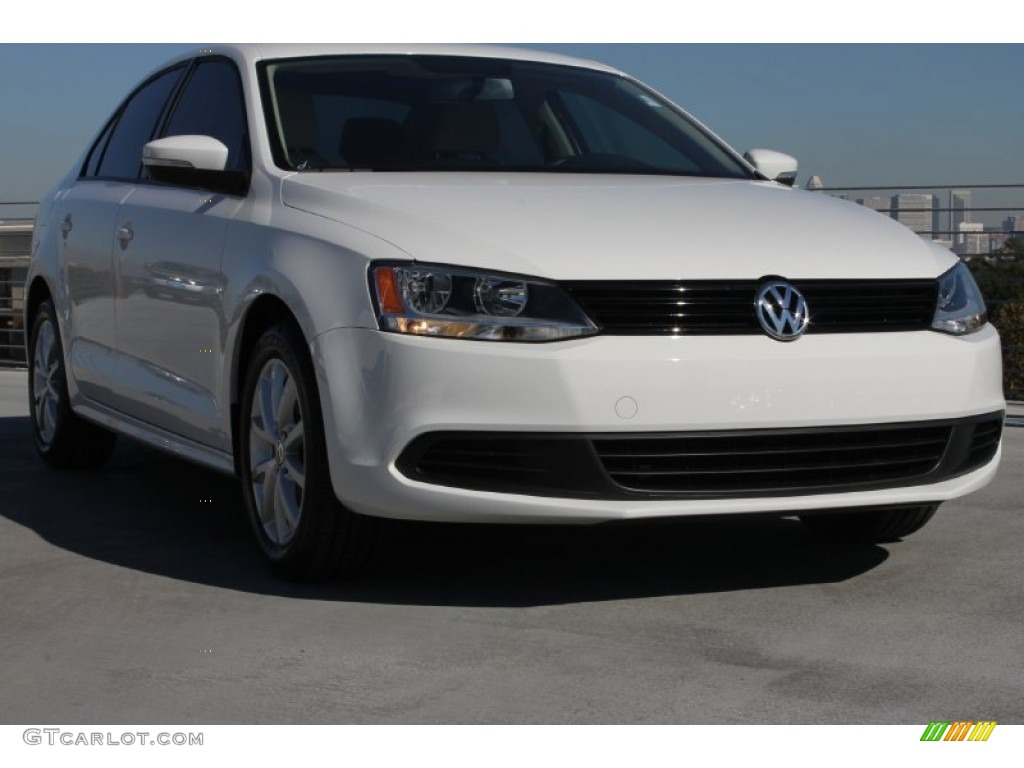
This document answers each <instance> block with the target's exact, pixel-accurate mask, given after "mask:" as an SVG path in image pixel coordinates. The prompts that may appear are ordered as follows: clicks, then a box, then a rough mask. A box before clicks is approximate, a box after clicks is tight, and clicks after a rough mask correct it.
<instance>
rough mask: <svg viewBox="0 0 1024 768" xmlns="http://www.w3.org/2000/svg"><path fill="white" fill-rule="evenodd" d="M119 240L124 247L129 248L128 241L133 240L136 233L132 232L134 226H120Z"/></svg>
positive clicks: (118, 231)
mask: <svg viewBox="0 0 1024 768" xmlns="http://www.w3.org/2000/svg"><path fill="white" fill-rule="evenodd" d="M115 237H117V241H118V242H119V243H121V247H122V248H127V247H128V243H130V242H131V240H132V238H133V237H135V233H134V232H132V228H131V227H129V226H124V227H119V228H118V230H117V235H115Z"/></svg>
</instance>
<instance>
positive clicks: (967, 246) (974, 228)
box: [953, 221, 991, 256]
mask: <svg viewBox="0 0 1024 768" xmlns="http://www.w3.org/2000/svg"><path fill="white" fill-rule="evenodd" d="M989 240H990V237H989V235H988V233H987V232H985V225H984V224H982V223H981V222H971V221H962V222H960V225H959V226H958V227H957V234H956V243H955V244H954V246H953V251H954V252H955V253H958V254H960V255H961V256H984V255H985V254H987V253H989V252H990V250H991V247H990V246H991V243H990V242H989Z"/></svg>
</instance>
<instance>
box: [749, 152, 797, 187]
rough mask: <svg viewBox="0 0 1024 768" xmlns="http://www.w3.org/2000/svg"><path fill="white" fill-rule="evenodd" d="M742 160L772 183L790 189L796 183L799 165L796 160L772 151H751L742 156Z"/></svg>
mask: <svg viewBox="0 0 1024 768" xmlns="http://www.w3.org/2000/svg"><path fill="white" fill-rule="evenodd" d="M743 159H744V160H746V161H747V162H748V163H750V164H751V165H752V166H754V168H755V169H756V170H757V171H758V173H761V174H763V175H765V176H767V177H768V178H769V179H771V180H772V181H777V182H779V184H785V185H786V186H787V187H792V186H793V184H794V182H796V172H797V169H798V168H799V167H800V164H799V163H798V162H797V161H796V158H795V157H793V156H791V155H787V154H785V153H783V152H776V151H775V150H774V149H751V150H749V151H747V152H746V153H745V154H744V155H743Z"/></svg>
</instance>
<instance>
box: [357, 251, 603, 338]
mask: <svg viewBox="0 0 1024 768" xmlns="http://www.w3.org/2000/svg"><path fill="white" fill-rule="evenodd" d="M370 284H371V287H372V289H373V291H374V297H375V299H376V303H377V318H378V322H379V323H380V327H381V329H382V330H385V331H394V332H396V333H410V334H415V335H418V336H447V337H453V338H460V339H477V340H484V341H556V340H558V339H571V338H575V337H577V336H589V335H591V334H594V333H597V326H595V325H594V324H593V323H592V322H591V321H590V318H588V317H587V316H586V315H585V314H584V313H583V310H581V309H580V308H579V307H578V306H577V305H576V303H575V302H573V301H572V299H570V298H569V297H568V296H566V294H565V293H564V292H563V291H562V289H561V288H559V287H558V286H557V285H552V284H551V283H546V282H543V281H540V280H531V279H529V278H525V277H518V276H509V275H495V274H485V273H481V272H474V271H473V270H468V269H461V268H454V267H439V266H438V267H435V266H420V265H411V264H410V265H377V266H374V267H373V268H372V269H371V280H370Z"/></svg>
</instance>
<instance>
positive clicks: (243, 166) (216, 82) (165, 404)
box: [114, 58, 250, 451]
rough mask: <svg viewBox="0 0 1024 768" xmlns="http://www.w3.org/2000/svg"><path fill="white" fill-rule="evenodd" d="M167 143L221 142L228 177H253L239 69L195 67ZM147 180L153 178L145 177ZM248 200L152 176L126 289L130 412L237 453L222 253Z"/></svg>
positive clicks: (122, 277)
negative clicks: (229, 412)
mask: <svg viewBox="0 0 1024 768" xmlns="http://www.w3.org/2000/svg"><path fill="white" fill-rule="evenodd" d="M161 133H162V136H179V135H204V136H212V137H214V138H216V139H218V140H220V141H221V142H223V143H224V144H225V145H226V146H227V147H228V165H227V170H235V171H246V172H248V170H249V163H250V160H249V145H248V132H247V127H246V121H245V108H244V97H243V94H242V87H241V81H240V78H239V76H238V72H237V69H236V68H235V65H234V63H232V62H231V61H228V60H226V59H220V58H215V59H205V60H200V61H198V62H196V63H195V65H194V67H193V69H192V71H191V72H190V73H189V75H188V76H187V80H186V82H185V84H184V86H183V87H182V91H181V94H180V96H179V97H178V98H177V100H176V103H175V106H174V108H173V110H172V111H171V113H170V115H169V117H168V119H167V122H166V127H165V128H164V130H163V131H162V132H161ZM144 175H145V174H144ZM242 202H243V198H242V197H241V196H238V195H229V194H224V193H218V192H210V191H208V190H205V189H199V188H189V187H181V186H175V185H172V184H167V183H156V182H154V181H151V180H148V179H146V178H143V179H142V180H141V181H140V183H139V184H138V185H137V187H136V189H135V190H134V192H133V193H132V195H131V196H130V197H129V198H128V199H127V200H126V202H125V203H124V205H122V206H121V208H120V210H119V212H118V217H117V227H118V235H119V238H120V239H119V241H118V244H117V246H116V248H115V254H114V262H115V271H116V275H117V281H118V291H117V296H116V299H115V304H116V311H117V321H118V337H117V338H118V345H117V349H118V356H119V374H118V375H119V377H120V379H121V382H122V384H127V386H125V387H123V389H122V391H123V395H124V399H123V402H122V403H121V405H120V409H121V410H122V411H123V412H125V413H127V414H129V415H131V416H134V417H135V418H138V419H141V420H143V421H145V422H147V423H149V424H152V425H154V426H157V427H159V428H161V429H165V430H168V431H170V432H172V433H174V434H176V435H179V436H182V437H186V438H188V439H191V440H195V441H197V442H200V443H202V444H204V445H208V446H211V447H214V448H217V449H220V450H224V451H229V450H230V449H231V444H230V435H229V434H228V433H227V432H226V431H225V430H224V428H223V424H224V423H226V419H223V418H222V415H223V410H224V409H226V408H228V407H229V406H230V404H229V403H226V402H220V401H219V400H218V397H217V393H218V392H219V391H220V390H221V387H220V383H221V382H220V377H221V371H222V370H223V365H222V359H223V356H224V347H223V345H224V338H225V333H226V329H225V319H224V315H223V311H222V308H221V300H222V295H223V289H224V284H225V277H224V275H223V274H222V272H221V251H222V248H223V245H224V240H225V235H226V232H227V227H228V225H229V223H230V222H231V220H232V218H233V217H234V216H235V215H236V214H237V213H238V211H239V209H240V207H241V205H242Z"/></svg>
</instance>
